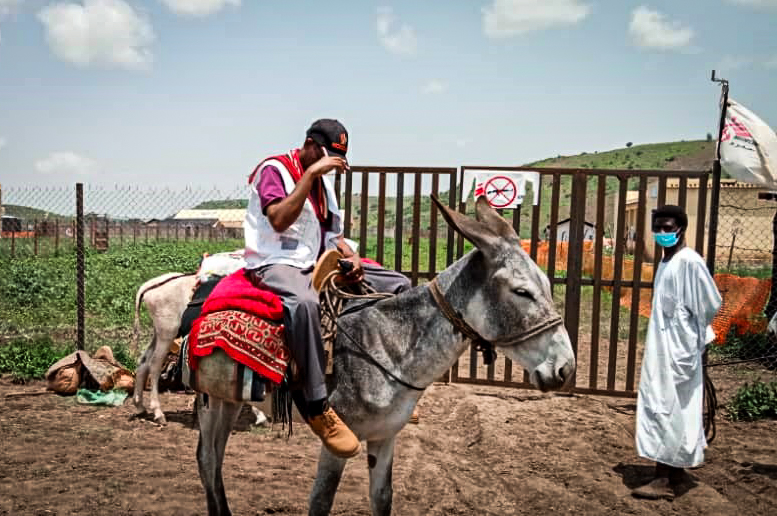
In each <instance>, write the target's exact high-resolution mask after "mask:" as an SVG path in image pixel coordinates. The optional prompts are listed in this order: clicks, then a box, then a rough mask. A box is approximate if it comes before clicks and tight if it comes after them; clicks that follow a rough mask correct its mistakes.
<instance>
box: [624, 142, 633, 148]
mask: <svg viewBox="0 0 777 516" xmlns="http://www.w3.org/2000/svg"><path fill="white" fill-rule="evenodd" d="M632 145H634V144H633V143H631V142H628V143H627V144H626V147H631V146H632Z"/></svg>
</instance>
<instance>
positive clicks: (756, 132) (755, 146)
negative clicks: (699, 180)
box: [720, 99, 777, 189]
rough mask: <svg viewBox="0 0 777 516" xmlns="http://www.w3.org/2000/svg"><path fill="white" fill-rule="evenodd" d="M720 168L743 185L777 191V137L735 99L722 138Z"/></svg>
mask: <svg viewBox="0 0 777 516" xmlns="http://www.w3.org/2000/svg"><path fill="white" fill-rule="evenodd" d="M720 165H721V167H722V168H723V170H725V171H726V172H727V173H728V174H729V175H730V176H731V177H733V178H735V179H737V180H739V181H743V182H745V183H755V184H760V185H764V186H766V187H768V188H775V189H777V134H775V133H774V131H773V130H772V128H771V127H769V126H768V125H766V122H764V121H763V120H761V119H760V118H758V117H757V116H756V115H755V114H753V112H751V111H750V110H749V109H747V108H746V107H744V106H743V105H741V104H738V103H736V102H734V101H733V100H731V99H729V101H728V109H727V110H726V124H725V125H724V127H723V133H722V134H721V137H720Z"/></svg>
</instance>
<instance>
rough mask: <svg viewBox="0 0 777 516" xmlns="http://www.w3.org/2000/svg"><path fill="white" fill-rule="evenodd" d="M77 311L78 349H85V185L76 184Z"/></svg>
mask: <svg viewBox="0 0 777 516" xmlns="http://www.w3.org/2000/svg"><path fill="white" fill-rule="evenodd" d="M75 237H76V305H77V306H76V310H77V318H78V322H77V324H78V329H77V341H76V348H77V349H81V350H82V349H84V341H85V340H86V339H85V335H86V332H85V328H84V323H85V309H86V306H85V303H86V295H85V289H84V281H85V278H86V260H85V256H84V254H85V252H84V185H83V183H76V234H75Z"/></svg>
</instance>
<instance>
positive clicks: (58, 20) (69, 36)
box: [38, 0, 154, 70]
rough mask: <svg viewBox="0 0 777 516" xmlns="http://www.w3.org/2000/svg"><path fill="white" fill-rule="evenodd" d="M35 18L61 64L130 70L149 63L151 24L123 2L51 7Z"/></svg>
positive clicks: (98, 1) (90, 0)
mask: <svg viewBox="0 0 777 516" xmlns="http://www.w3.org/2000/svg"><path fill="white" fill-rule="evenodd" d="M38 19H39V20H40V21H41V22H42V23H43V25H44V26H45V27H46V41H47V42H48V44H49V48H51V51H52V52H53V53H54V54H55V55H56V56H57V57H59V58H60V59H62V60H63V61H68V62H70V63H74V64H76V65H79V66H89V65H108V66H117V67H121V68H127V69H131V70H137V69H144V68H147V67H148V66H149V65H150V64H151V60H152V55H151V49H150V48H149V45H151V42H152V41H153V40H154V31H153V29H152V28H151V24H150V23H149V21H148V20H147V19H146V18H145V17H144V16H141V15H140V14H138V13H137V12H136V11H135V10H134V9H133V8H132V6H130V5H129V4H128V3H126V2H124V1H123V0H83V3H82V4H78V3H57V4H52V5H50V6H48V7H46V8H44V9H43V10H41V11H40V13H38Z"/></svg>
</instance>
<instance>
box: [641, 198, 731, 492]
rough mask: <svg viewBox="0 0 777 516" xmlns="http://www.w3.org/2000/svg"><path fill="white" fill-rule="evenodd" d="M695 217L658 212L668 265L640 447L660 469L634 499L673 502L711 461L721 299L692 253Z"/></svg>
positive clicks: (657, 299)
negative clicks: (712, 351) (712, 348)
mask: <svg viewBox="0 0 777 516" xmlns="http://www.w3.org/2000/svg"><path fill="white" fill-rule="evenodd" d="M687 227H688V217H687V215H686V214H685V211H684V210H683V209H682V208H680V207H678V206H671V205H667V206H662V207H660V208H658V209H657V210H654V212H653V233H654V236H655V239H656V241H657V242H658V244H659V245H660V246H661V247H662V250H663V258H662V260H661V262H660V264H659V266H658V269H657V270H656V273H655V276H654V283H653V307H652V310H651V313H650V321H649V323H648V332H647V340H646V342H645V352H644V356H643V360H642V371H641V374H640V381H639V394H638V397H637V424H636V427H637V428H636V445H637V453H638V454H639V455H640V457H643V458H646V459H649V460H652V461H655V462H656V473H655V477H654V478H653V480H652V481H651V482H650V483H648V484H646V485H644V486H641V487H639V488H637V489H635V490H634V491H632V494H633V495H634V496H637V497H641V498H650V499H659V498H664V499H670V500H671V499H673V498H674V496H675V492H676V490H677V489H678V487H680V486H681V485H682V483H683V482H684V481H685V480H686V478H687V476H686V474H685V471H684V470H685V468H691V467H695V466H698V465H699V464H701V463H702V462H703V461H704V448H706V446H707V441H706V438H705V436H704V421H703V397H704V378H703V364H702V360H703V358H702V357H703V354H704V351H705V349H706V347H707V345H708V344H709V343H710V342H712V340H714V333H713V332H712V327H711V326H710V323H711V322H712V319H713V317H715V314H716V313H717V311H718V309H719V308H720V303H721V297H720V293H719V292H718V289H717V287H716V286H715V282H714V280H713V278H712V276H711V275H710V273H709V271H708V270H707V266H706V264H705V262H704V260H703V259H702V257H701V256H699V254H698V253H696V251H694V250H693V249H691V248H689V247H686V246H685V231H686V229H687Z"/></svg>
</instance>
